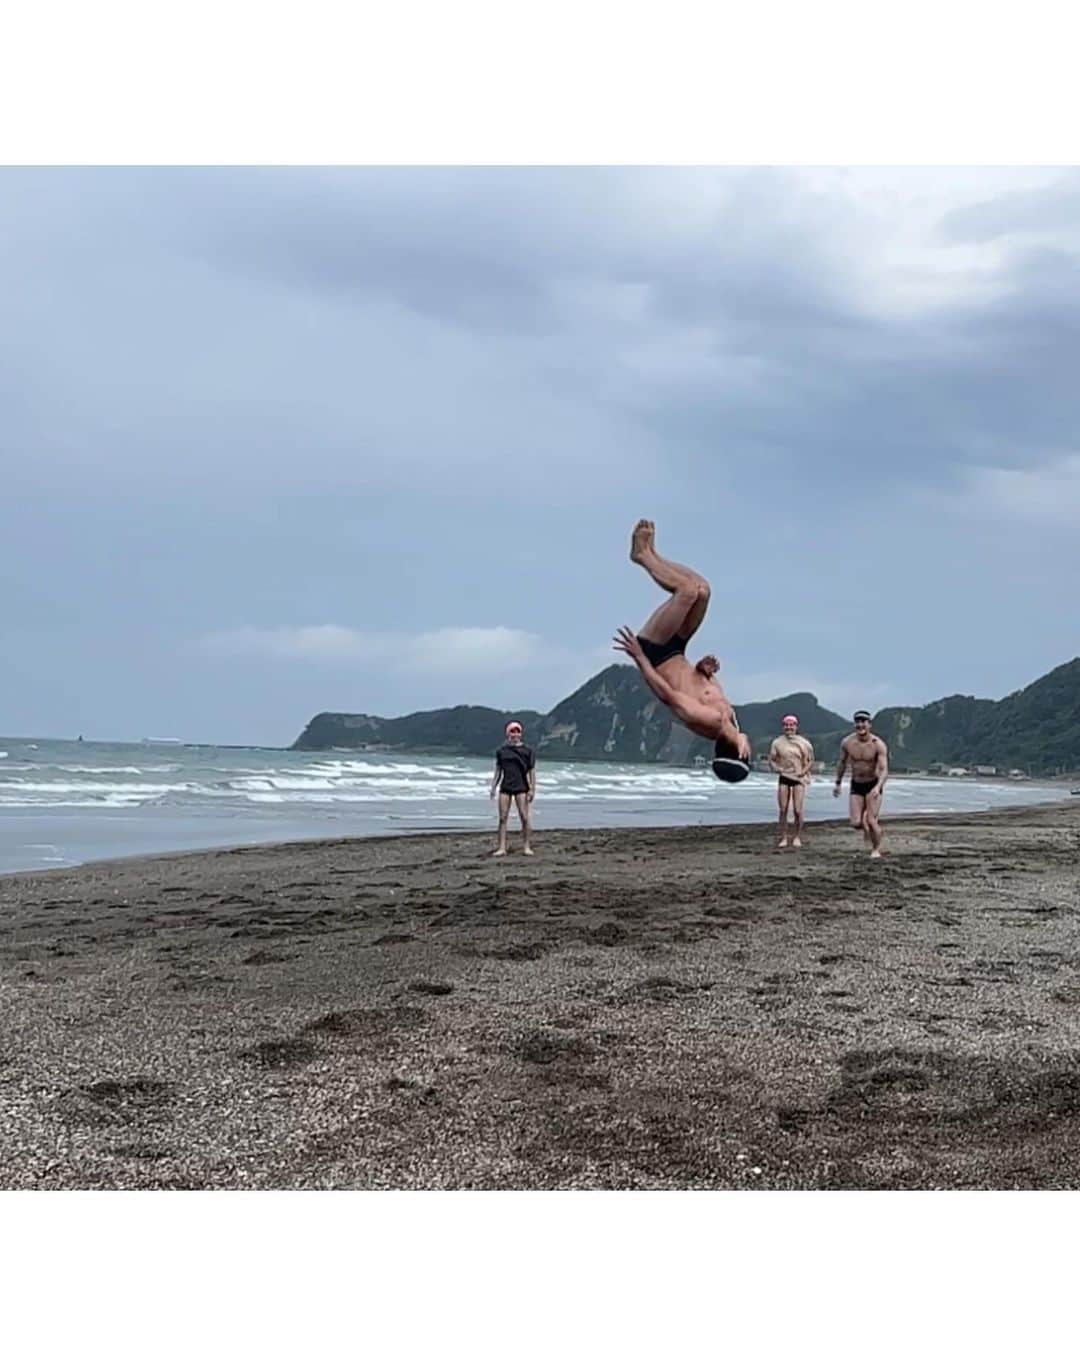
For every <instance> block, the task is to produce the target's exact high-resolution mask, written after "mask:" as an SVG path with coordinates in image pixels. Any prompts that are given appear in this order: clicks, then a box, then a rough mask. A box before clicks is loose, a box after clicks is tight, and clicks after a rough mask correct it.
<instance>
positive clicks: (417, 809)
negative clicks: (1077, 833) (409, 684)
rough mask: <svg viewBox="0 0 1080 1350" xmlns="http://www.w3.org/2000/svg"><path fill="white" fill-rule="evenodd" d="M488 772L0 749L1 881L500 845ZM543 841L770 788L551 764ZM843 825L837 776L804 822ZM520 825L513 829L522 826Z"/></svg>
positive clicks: (690, 771) (982, 784)
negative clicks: (560, 831) (455, 841)
mask: <svg viewBox="0 0 1080 1350" xmlns="http://www.w3.org/2000/svg"><path fill="white" fill-rule="evenodd" d="M491 774H492V761H491V760H489V759H486V758H485V759H480V758H470V757H464V756H456V755H432V756H427V755H416V754H413V755H403V754H373V753H368V752H366V751H364V752H361V751H345V750H338V751H325V752H322V753H300V752H295V751H291V750H273V749H248V748H237V749H234V748H230V747H224V746H192V745H180V744H150V743H145V742H144V743H141V744H123V743H121V744H107V743H104V742H82V741H54V740H39V741H29V740H3V739H0V872H25V871H34V870H40V869H44V868H52V867H69V866H74V865H76V864H78V863H83V862H90V861H93V860H95V859H101V858H120V857H125V856H131V855H135V854H147V853H166V852H173V851H177V850H184V849H201V848H214V847H222V846H224V847H228V846H230V845H240V844H259V843H268V842H277V841H283V840H290V839H325V838H339V837H341V836H343V835H375V834H403V833H407V832H410V831H417V830H493V829H494V823H495V808H494V805H493V803H492V802H491V801H489V799H488V787H489V785H490V782H491ZM537 777H538V783H537V797H536V802H535V805H534V812H535V816H534V819H535V825H536V828H537V829H538V830H544V829H555V828H559V827H566V826H569V827H576V828H589V827H605V828H607V827H618V826H648V825H716V824H723V823H729V822H751V821H768V820H771V819H773V818H774V814H775V809H776V780H775V778H773V777H772V776H771V775H767V774H759V773H755V774H752V775H751V776H750V778H749V779H747V781H746V782H744V783H741V784H739V785H738V786H735V787H729V786H726V785H724V784H720V783H718V782H717V781H716V780H715V779H714V778H713V776H712V774H711V772H710V771H709V770H708V769H704V768H702V769H696V768H669V767H666V766H659V765H634V764H561V763H558V762H556V761H548V760H544V759H541V760H540V762H539V765H538V772H537ZM1067 796H1068V788H1067V787H1060V788H1058V787H1054V786H1052V785H1048V784H1023V783H1021V784H1014V783H1004V782H1003V783H998V782H994V781H992V780H989V781H988V780H978V781H975V780H958V781H957V780H951V781H947V780H940V779H929V778H899V777H898V778H894V779H892V780H891V781H890V783H889V786H888V791H887V796H886V808H887V812H886V813H887V814H888V813H893V814H898V813H905V814H906V813H915V814H933V813H935V812H941V811H972V810H986V809H989V808H991V807H998V806H1007V805H1024V804H1027V803H1035V802H1040V801H1055V800H1059V799H1061V798H1064V797H1067ZM846 814H847V800H846V792H845V795H844V796H843V797H841V798H840V799H839V800H837V799H835V798H834V797H833V795H832V777H831V774H829V775H826V776H825V777H823V778H821V779H818V780H817V781H816V782H815V783H814V784H813V786H812V787H811V788H810V789H809V792H808V793H807V817H808V820H809V821H811V822H812V821H814V820H821V819H825V818H836V817H842V816H845V815H846ZM511 820H512V821H515V820H516V816H515V815H514V814H513V813H512V814H511Z"/></svg>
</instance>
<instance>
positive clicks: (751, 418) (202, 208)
mask: <svg viewBox="0 0 1080 1350" xmlns="http://www.w3.org/2000/svg"><path fill="white" fill-rule="evenodd" d="M0 294H2V295H3V296H4V304H3V306H2V308H0V401H2V407H3V418H2V421H0V463H2V467H3V481H4V485H5V492H4V495H3V499H2V505H0V523H2V534H0V572H2V579H3V582H4V595H5V606H4V608H5V632H4V649H5V656H4V661H3V665H2V669H0V680H2V682H0V711H2V715H0V734H8V735H18V734H30V735H40V736H46V735H71V736H74V735H77V734H79V733H82V734H84V735H86V736H87V737H94V738H98V737H100V738H109V737H115V738H136V739H137V738H138V737H140V736H143V735H153V736H166V735H169V736H172V735H175V736H180V737H183V738H185V739H201V740H217V741H227V742H259V743H264V744H280V743H285V742H288V741H290V740H291V739H292V738H293V737H294V736H295V735H296V734H297V733H298V732H299V731H300V729H301V728H302V727H303V725H304V723H305V722H306V721H307V720H308V719H309V718H310V717H311V716H312V715H314V714H315V713H316V712H319V711H321V710H336V711H354V712H373V713H380V714H385V715H394V714H399V713H405V712H409V711H413V710H414V709H417V708H422V707H435V706H442V705H446V704H451V703H456V702H475V703H488V704H493V705H496V706H502V707H509V706H514V707H527V706H534V707H537V708H539V709H542V710H546V709H547V708H549V707H550V706H551V705H552V704H554V703H555V702H556V701H557V700H558V699H560V698H562V697H563V696H564V695H565V694H567V693H568V692H570V690H571V689H572V688H573V687H574V686H575V685H576V684H578V683H580V681H581V680H583V679H585V678H586V677H587V676H588V675H589V674H591V673H593V672H594V671H595V670H597V669H599V668H600V666H601V665H603V664H604V663H605V662H606V661H607V660H608V659H609V646H610V644H609V637H610V634H611V633H612V632H613V631H614V629H615V627H616V625H618V624H620V623H625V622H629V623H631V624H633V625H638V624H640V623H641V622H642V621H643V620H644V618H645V616H646V614H647V613H648V612H649V611H650V610H651V609H652V608H653V606H654V605H655V603H656V600H657V598H658V596H657V594H656V593H654V591H653V589H652V588H651V586H650V584H649V583H648V580H647V578H646V577H645V576H644V574H643V573H641V572H640V571H639V570H638V569H636V568H632V567H631V566H630V564H629V562H628V561H627V557H626V551H627V543H628V535H629V529H630V526H631V525H632V524H633V522H634V520H636V519H637V517H638V516H641V515H647V516H652V517H655V519H656V520H657V522H658V527H659V542H660V545H661V548H662V549H664V550H666V551H669V552H670V553H671V555H672V556H674V557H676V558H678V559H681V560H685V561H687V562H689V563H691V564H693V565H694V566H696V567H698V568H699V569H700V570H702V571H704V572H705V573H706V574H707V575H708V576H709V577H710V578H711V579H712V581H713V595H714V599H713V607H712V610H711V612H710V616H709V619H708V621H707V624H706V628H705V629H704V630H703V633H702V639H703V642H704V645H703V648H702V650H708V649H714V650H715V651H716V652H717V653H718V654H719V655H720V656H721V657H722V658H723V661H724V669H725V676H726V679H727V683H728V688H729V692H730V693H731V695H732V696H733V697H734V698H735V699H736V701H747V700H750V699H755V698H764V697H774V696H777V695H780V694H783V693H786V692H792V691H794V690H795V689H810V690H812V691H814V692H816V693H818V694H819V695H820V696H821V697H822V698H823V699H824V700H825V701H826V702H830V703H831V705H832V706H834V707H836V708H837V709H838V711H841V712H845V713H846V712H849V711H850V706H849V705H854V704H856V703H871V704H873V705H875V706H881V705H883V704H885V703H892V702H915V703H919V702H923V701H926V700H928V699H931V698H935V697H938V696H940V695H943V694H949V693H953V692H968V693H974V694H979V695H983V696H991V697H1000V696H1001V695H1003V694H1006V693H1008V692H1009V691H1010V690H1012V689H1014V688H1017V687H1019V686H1020V685H1022V684H1025V683H1027V682H1029V681H1030V680H1031V679H1034V678H1036V677H1037V676H1038V675H1040V674H1042V673H1044V672H1045V671H1046V670H1047V669H1049V668H1050V667H1051V666H1053V665H1055V664H1057V663H1059V662H1061V661H1063V660H1067V659H1069V658H1071V657H1073V656H1075V655H1076V654H1077V650H1078V646H1080V644H1078V642H1077V636H1076V632H1077V629H1076V615H1077V602H1076V600H1075V598H1074V594H1073V593H1074V590H1075V582H1074V580H1073V578H1074V575H1075V571H1076V561H1075V551H1076V521H1077V516H1078V511H1080V438H1078V434H1077V431H1076V428H1077V426H1078V425H1080V418H1078V413H1080V392H1078V382H1077V379H1076V374H1075V372H1076V370H1077V369H1080V331H1078V330H1080V318H1078V315H1080V174H1078V173H1077V172H1076V171H1074V170H1061V169H1014V170H1006V169H1000V170H993V169H980V170H975V169H958V170H947V169H940V168H939V169H927V170H919V169H911V170H908V169H876V170H840V169H836V170H779V169H761V170H746V169H737V170H708V169H702V170H683V169H678V170H663V169H659V170H658V169H612V170H588V169H567V170H558V169H537V170H529V169H526V170H490V169H474V170H453V169H434V170H414V169H408V170H385V169H379V170H321V169H295V170H273V169H259V170H224V169H214V170H205V171H202V170H157V171H155V170H134V169H109V170H86V169H79V170H68V171H63V170H17V169H9V170H5V171H0ZM611 659H616V658H615V657H614V655H613V654H612V655H611Z"/></svg>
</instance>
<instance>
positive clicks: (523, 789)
mask: <svg viewBox="0 0 1080 1350" xmlns="http://www.w3.org/2000/svg"><path fill="white" fill-rule="evenodd" d="M524 735H525V731H524V728H523V727H522V725H521V723H520V722H507V724H506V743H505V744H504V745H501V746H500V747H499V748H498V750H496V751H495V777H494V778H493V779H492V780H491V796H492V797H493V798H494V796H495V790H496V788H497V789H498V791H499V842H498V845H497V846H496V848H495V852H494V854H493V855H492V856H493V857H495V858H505V857H506V829H507V825H508V823H509V820H510V803H511V802H513V803H514V805H515V806H516V807H517V813H518V816H519V817H520V819H521V834H522V840H523V843H524V848H523V849H522V852H523V853H526V854H528V855H529V857H531V856H532V810H531V807H532V799H533V797H534V796H535V795H536V753H535V751H534V750H533V749H532V748H531V747H530V746H528V745H526V744H525V743H524V740H523V737H524Z"/></svg>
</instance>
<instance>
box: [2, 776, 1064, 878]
mask: <svg viewBox="0 0 1080 1350" xmlns="http://www.w3.org/2000/svg"><path fill="white" fill-rule="evenodd" d="M821 781H823V780H821V779H820V778H819V780H818V782H819V783H820V782H821ZM940 781H942V782H950V783H951V782H955V780H949V779H942V780H940ZM989 781H990V780H980V782H982V783H986V782H989ZM991 785H992V786H993V784H991ZM997 786H1001V785H1000V784H999V785H997ZM1009 786H1018V785H1012V784H1011V785H1009ZM1043 786H1049V784H1046V785H1044V784H1038V783H1035V782H1031V783H1030V784H1025V785H1024V786H1018V790H1019V791H1020V792H1023V791H1024V790H1025V788H1026V789H1028V790H1030V789H1032V788H1040V787H1043ZM847 795H848V792H847V788H846V786H845V790H844V793H843V794H842V796H841V800H842V801H843V800H846V798H847ZM1068 800H1069V797H1068V794H1065V795H1063V796H1062V797H1061V798H1058V799H1055V800H1054V801H1050V802H1046V801H1041V802H1035V803H1027V804H1024V803H1016V804H1014V805H1007V806H1003V805H1000V804H996V803H995V804H993V805H988V806H985V807H981V808H973V807H970V806H965V807H962V808H946V809H943V810H935V811H929V810H923V811H907V812H892V811H890V812H888V814H887V815H885V816H884V817H883V820H884V821H885V823H886V829H887V828H888V822H891V821H896V822H900V821H905V820H906V821H915V820H934V819H937V818H939V817H944V816H949V817H954V816H987V815H996V814H998V813H1002V812H1008V811H1027V810H1035V809H1037V808H1038V807H1039V806H1044V805H1045V806H1051V807H1053V806H1055V805H1067V804H1068ZM1078 800H1080V798H1078ZM843 809H846V808H843ZM418 819H419V818H418ZM514 819H515V820H516V817H515V818H514ZM843 823H844V817H843V816H842V815H841V814H840V810H839V809H838V811H837V814H836V815H833V816H815V817H812V818H811V819H810V820H809V821H808V822H807V825H806V830H807V831H808V832H813V831H814V830H816V829H819V828H821V827H822V826H824V825H837V824H843ZM512 824H513V822H512ZM738 825H758V826H760V827H763V828H765V827H769V821H768V820H767V819H766V820H758V821H738V820H735V821H732V820H717V821H714V822H705V821H698V822H694V823H690V822H684V823H682V824H656V825H644V824H640V823H633V824H630V823H626V824H622V823H619V824H616V823H611V822H607V823H599V824H594V825H552V826H544V825H541V826H540V827H538V832H539V833H540V834H543V835H545V836H550V835H559V834H561V833H564V832H566V831H574V830H577V831H586V832H587V831H590V830H643V831H644V830H678V829H717V830H725V829H729V828H732V827H735V826H738ZM300 828H301V829H302V827H300ZM495 830H496V824H495V822H494V821H493V820H492V821H488V820H485V821H484V822H483V823H480V822H479V821H477V823H469V824H467V825H461V826H459V827H457V828H455V829H452V830H447V829H446V828H445V826H443V827H439V826H438V825H432V826H430V827H427V826H423V825H418V826H417V827H416V828H412V829H405V830H400V831H396V832H393V833H390V832H386V833H384V832H380V831H376V830H373V831H370V832H366V833H348V832H336V833H332V834H325V835H324V834H311V833H304V832H300V833H297V834H295V835H293V836H292V837H285V838H280V839H264V840H259V839H253V840H243V839H241V840H238V841H235V842H232V841H228V840H225V841H221V842H206V843H198V844H194V845H189V844H181V845H179V846H178V847H176V848H170V847H166V848H155V847H153V846H151V847H150V848H148V849H147V850H146V851H145V852H143V851H138V852H120V853H115V854H109V855H107V856H104V857H100V858H88V859H85V860H73V861H70V862H63V863H59V864H57V865H56V866H54V867H42V866H38V865H29V866H28V865H25V864H24V865H22V866H18V867H15V868H11V867H9V866H8V863H7V862H6V860H3V859H2V857H0V880H2V879H3V878H5V877H16V876H49V875H54V874H62V873H65V872H70V871H72V870H78V869H80V868H83V867H92V866H98V865H101V864H105V863H123V862H140V861H148V860H151V859H155V858H179V857H184V856H187V855H189V854H200V855H201V854H207V855H210V854H216V853H227V852H232V851H234V850H237V849H275V848H284V847H288V846H290V845H293V844H304V843H322V842H326V843H330V842H341V841H347V840H358V841H359V840H362V839H384V840H404V839H409V838H413V837H418V836H428V835H439V836H441V835H446V836H447V837H453V836H456V835H467V836H472V835H486V834H489V833H490V834H491V835H494V834H495Z"/></svg>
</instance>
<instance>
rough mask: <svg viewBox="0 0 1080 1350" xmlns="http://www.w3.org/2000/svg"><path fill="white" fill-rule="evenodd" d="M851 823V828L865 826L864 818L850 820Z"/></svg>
mask: <svg viewBox="0 0 1080 1350" xmlns="http://www.w3.org/2000/svg"><path fill="white" fill-rule="evenodd" d="M850 824H851V828H852V829H853V830H861V829H862V828H863V821H862V820H853V821H851V822H850Z"/></svg>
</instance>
